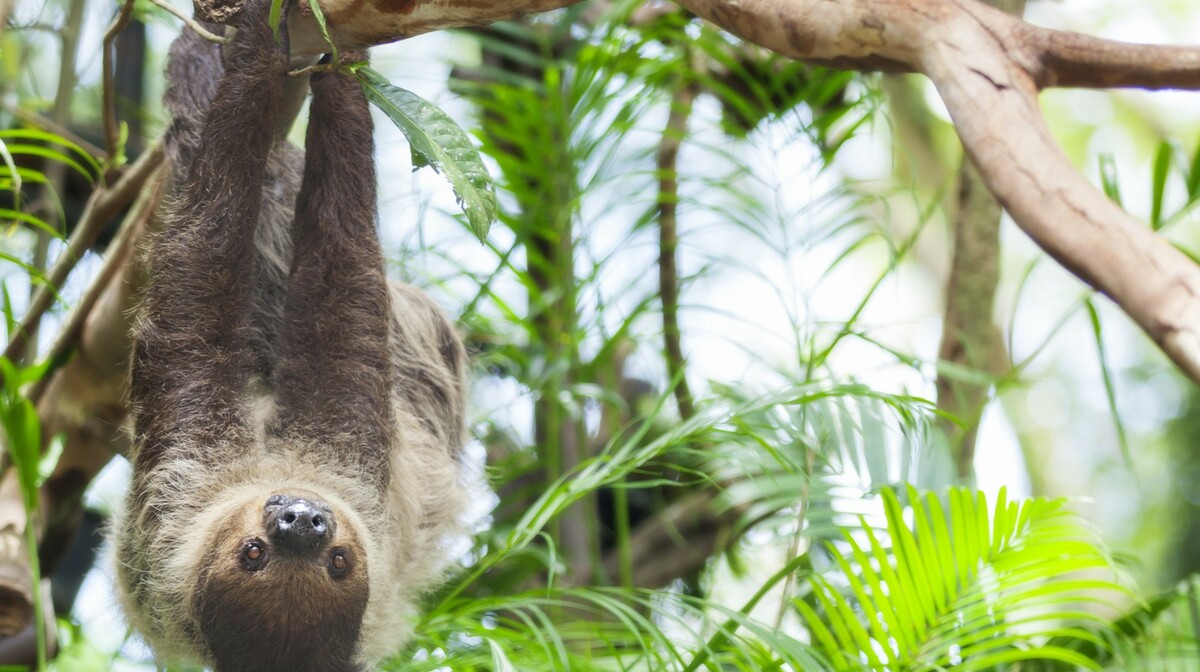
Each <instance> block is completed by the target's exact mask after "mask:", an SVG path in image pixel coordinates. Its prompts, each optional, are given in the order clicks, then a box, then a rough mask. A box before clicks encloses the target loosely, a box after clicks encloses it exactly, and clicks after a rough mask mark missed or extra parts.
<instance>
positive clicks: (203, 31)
mask: <svg viewBox="0 0 1200 672" xmlns="http://www.w3.org/2000/svg"><path fill="white" fill-rule="evenodd" d="M150 2H152V3H154V5H155V6H156V7H158V8H160V9H165V10H166V11H167V12H169V13H170V14H171V15H173V16H174V17H175V18H177V19H179V20H180V21H183V23H184V24H185V25H186V26H187V27H188V28H191V29H192V30H194V31H196V34H197V35H199V36H200V37H203V38H204V39H206V40H208V41H209V42H216V43H217V44H225V43H226V42H228V41H229V38H226V37H222V36H220V35H217V34H216V33H213V32H211V31H209V30H208V29H207V28H205V27H204V26H203V25H201V24H200V22H199V21H197V20H195V19H193V18H192V17H190V16H188V15H187V14H186V13H184V12H182V11H180V10H179V9H178V8H176V7H175V5H172V4H171V3H169V2H167V1H166V0H150Z"/></svg>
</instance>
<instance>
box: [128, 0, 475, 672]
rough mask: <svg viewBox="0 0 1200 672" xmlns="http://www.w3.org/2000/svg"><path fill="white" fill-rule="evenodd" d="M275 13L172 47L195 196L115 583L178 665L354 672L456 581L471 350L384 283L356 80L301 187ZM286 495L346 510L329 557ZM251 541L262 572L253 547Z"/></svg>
mask: <svg viewBox="0 0 1200 672" xmlns="http://www.w3.org/2000/svg"><path fill="white" fill-rule="evenodd" d="M269 4H270V3H269V1H268V0H251V1H250V2H248V3H247V5H246V9H245V14H244V17H243V21H242V27H241V29H240V30H239V31H238V34H237V35H236V36H235V37H234V39H233V41H232V42H231V43H230V44H229V45H227V46H226V47H225V48H224V49H225V53H224V54H223V55H222V54H221V53H220V51H219V50H218V48H216V47H215V46H213V45H211V44H209V43H206V42H204V41H202V40H200V39H199V38H197V37H195V36H194V35H191V34H190V33H188V32H187V31H185V34H184V35H183V36H181V37H180V38H179V39H178V40H177V41H176V44H175V45H174V46H173V48H172V54H171V59H170V62H169V65H168V81H169V87H168V90H167V96H166V103H167V106H168V108H169V109H170V111H171V113H172V124H171V127H170V129H169V131H168V136H167V139H168V153H169V156H170V158H171V161H172V166H173V168H174V171H175V176H174V179H173V183H174V185H175V191H176V194H177V196H176V202H175V203H174V204H173V206H172V208H171V214H170V215H169V216H168V217H166V220H165V222H164V226H163V228H162V231H161V232H160V233H158V234H157V235H156V236H155V237H154V239H153V240H152V241H151V243H150V245H149V247H148V250H147V263H148V266H149V274H148V279H147V285H146V288H145V289H144V291H143V296H142V299H141V310H140V320H139V324H138V327H137V329H136V332H135V339H136V340H135V359H134V363H133V370H132V381H131V397H132V400H133V403H134V411H135V432H136V437H135V439H136V440H135V447H134V453H133V456H132V461H133V464H134V477H133V484H132V487H131V490H130V494H129V497H128V502H127V507H126V509H127V510H126V511H125V513H124V515H123V518H122V520H121V521H119V523H118V524H117V528H116V529H117V539H116V546H117V559H118V568H117V569H118V584H119V588H120V591H121V594H122V600H123V602H124V604H125V606H126V612H127V614H128V615H129V619H130V621H131V623H132V625H133V626H134V627H135V628H136V629H137V630H139V631H140V632H141V633H142V634H143V636H144V637H145V638H146V640H147V641H148V643H149V644H150V645H151V647H152V648H153V649H154V651H155V654H156V656H157V657H158V658H159V659H160V660H162V661H164V662H168V661H173V660H193V661H198V662H202V663H206V664H209V665H214V666H215V668H216V669H217V670H218V672H236V671H239V670H249V669H254V670H263V671H267V672H270V671H278V672H282V671H284V670H287V671H290V672H305V671H313V672H315V671H316V670H322V671H327V672H328V671H332V672H340V671H342V670H355V669H360V668H361V667H362V666H364V665H369V664H371V663H373V662H374V661H377V660H379V659H381V658H382V657H384V656H385V655H387V654H389V653H391V652H393V651H394V650H395V649H396V648H398V647H399V646H400V645H401V644H402V643H403V642H404V640H405V639H406V638H407V637H408V635H409V633H410V632H411V620H412V616H413V610H414V604H415V599H416V597H417V596H418V595H420V593H421V592H423V591H424V590H427V589H428V588H429V587H430V586H432V585H434V584H435V583H436V582H437V581H439V580H440V579H441V577H442V575H443V572H444V567H445V565H446V558H445V546H446V540H447V538H448V537H449V536H450V535H452V534H454V533H455V532H456V531H457V529H458V527H457V526H458V516H459V513H460V511H461V510H462V507H463V504H464V500H465V496H464V486H463V483H462V475H461V452H460V451H461V446H462V440H463V425H464V420H463V413H464V409H463V405H464V375H465V356H464V353H463V349H462V345H461V342H460V340H459V337H458V335H457V333H456V332H455V330H454V328H453V326H452V325H451V324H450V323H449V322H448V321H447V320H446V318H445V316H444V315H443V314H442V313H441V311H440V310H439V309H438V308H437V307H436V306H435V305H434V304H433V303H432V302H431V301H430V300H429V299H428V298H427V297H426V296H424V295H423V294H422V293H421V292H419V291H418V290H416V289H414V288H411V287H407V286H403V285H391V286H390V287H389V285H388V283H387V280H386V276H385V273H384V265H383V259H382V255H381V253H380V249H379V242H378V236H377V234H376V231H375V207H376V206H375V175H374V168H373V161H374V157H373V149H372V143H371V130H372V129H371V119H370V115H369V114H368V110H367V105H366V101H365V99H364V98H363V94H362V90H361V88H360V87H359V86H358V85H357V84H356V83H355V82H354V81H353V80H352V79H350V78H349V77H347V76H345V75H341V74H329V75H323V76H318V77H314V78H313V82H312V88H313V103H312V107H311V113H310V121H309V132H308V138H307V146H308V153H307V160H306V162H305V166H304V171H303V183H302V184H300V185H299V186H298V185H297V182H298V181H299V175H300V173H299V171H298V170H297V163H298V156H297V152H296V150H295V149H294V148H291V147H290V146H288V145H287V144H286V143H285V142H283V141H282V137H283V136H284V134H285V131H286V123H283V122H282V121H281V120H282V119H286V118H288V117H289V116H290V115H289V113H288V103H287V101H286V85H285V80H286V77H285V69H286V68H287V59H286V57H285V56H284V51H281V50H280V49H279V48H278V47H277V46H276V45H275V44H274V43H273V41H272V38H271V35H270V30H269V28H268V27H267V25H266V12H267V7H268V6H269ZM222 61H223V63H224V64H223V63H222ZM222 73H223V74H222ZM218 78H219V82H218ZM205 110H206V111H207V112H204V111H205ZM297 194H298V195H297ZM293 199H294V201H293ZM292 202H294V203H295V208H294V212H295V213H296V216H295V221H294V222H292V221H291V219H292V212H293V208H292V205H291V203H292ZM293 247H294V252H293ZM298 493H299V494H298ZM274 494H286V495H289V496H292V497H297V496H300V495H303V496H304V497H305V498H311V499H314V500H319V501H321V502H323V504H324V505H327V506H328V510H329V515H330V516H331V518H332V519H333V520H335V521H336V526H333V527H331V531H330V535H331V537H332V538H331V539H328V543H327V544H326V545H324V546H322V547H321V548H320V550H319V552H317V553H316V555H313V556H312V557H308V556H300V555H295V554H292V555H289V552H288V551H287V550H286V549H284V548H277V547H274V546H272V542H271V537H270V534H269V530H268V529H267V523H266V522H265V520H266V519H265V518H264V506H265V503H266V501H267V499H268V498H269V497H270V496H271V495H274ZM249 541H253V542H254V543H256V544H261V545H262V547H263V548H264V549H265V552H266V557H267V558H268V561H267V562H266V564H265V566H263V567H261V568H255V569H248V565H246V564H245V563H244V562H243V561H242V558H243V556H242V553H243V549H244V548H245V544H247V543H248V542H249ZM333 549H339V550H341V551H344V552H345V553H346V554H347V557H348V558H349V559H350V562H351V569H350V572H349V574H347V575H346V576H345V577H335V576H334V575H333V574H331V570H330V564H329V563H330V557H331V556H330V555H329V553H330V552H331V551H332V550H333Z"/></svg>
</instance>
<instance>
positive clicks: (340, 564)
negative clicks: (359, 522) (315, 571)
mask: <svg viewBox="0 0 1200 672" xmlns="http://www.w3.org/2000/svg"><path fill="white" fill-rule="evenodd" d="M349 573H350V556H349V555H347V553H346V549H344V548H335V549H333V550H332V551H330V553H329V575H330V576H332V577H333V578H335V579H340V578H343V577H345V576H346V575H347V574H349Z"/></svg>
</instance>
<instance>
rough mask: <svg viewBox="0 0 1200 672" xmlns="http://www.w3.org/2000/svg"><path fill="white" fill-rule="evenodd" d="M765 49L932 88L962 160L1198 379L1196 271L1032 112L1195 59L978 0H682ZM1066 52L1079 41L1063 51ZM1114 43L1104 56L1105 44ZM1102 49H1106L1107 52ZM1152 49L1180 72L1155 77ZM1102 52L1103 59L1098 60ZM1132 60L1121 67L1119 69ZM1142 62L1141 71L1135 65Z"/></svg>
mask: <svg viewBox="0 0 1200 672" xmlns="http://www.w3.org/2000/svg"><path fill="white" fill-rule="evenodd" d="M680 4H681V5H683V6H685V7H687V8H688V9H691V10H692V11H694V12H696V13H697V14H699V15H701V16H703V17H705V18H707V19H709V20H711V21H713V22H715V23H717V24H718V25H720V26H721V27H723V28H725V29H727V30H729V31H731V32H733V33H735V34H737V35H739V36H741V37H743V38H745V39H747V40H750V41H752V42H755V43H757V44H759V45H761V46H764V47H767V48H769V49H772V50H774V51H776V52H779V53H781V54H784V55H787V56H791V57H793V58H798V59H801V60H814V59H815V60H823V61H826V62H829V61H836V60H839V59H840V60H842V61H853V62H886V63H900V64H904V65H905V66H907V67H910V68H912V69H913V70H915V71H918V72H921V73H923V74H925V75H926V76H928V77H929V78H930V79H931V80H933V83H934V85H935V86H936V87H937V89H938V91H939V92H940V93H941V95H942V99H943V101H944V102H945V103H946V108H947V109H948V110H949V111H950V116H951V117H952V119H953V120H954V123H955V128H956V129H957V130H958V134H959V137H960V138H961V139H962V142H963V146H964V148H965V149H966V152H967V155H968V156H969V157H970V158H971V160H972V161H973V162H974V163H975V166H976V167H977V168H978V169H979V173H980V175H981V176H982V178H983V181H984V183H985V184H986V185H987V187H988V189H989V190H991V192H992V193H993V194H994V195H995V196H996V198H997V199H998V200H999V201H1000V203H1001V204H1002V205H1003V206H1004V208H1005V209H1006V210H1007V211H1008V212H1009V214H1010V215H1012V217H1013V219H1014V220H1015V221H1016V222H1017V224H1018V225H1019V226H1020V227H1021V229H1022V230H1023V231H1025V233H1026V234H1028V235H1029V237H1030V238H1032V239H1033V240H1034V241H1035V242H1036V243H1037V244H1038V245H1039V246H1041V248H1042V249H1044V250H1045V251H1046V252H1047V253H1049V254H1050V256H1052V257H1053V258H1054V259H1055V260H1056V261H1058V262H1059V263H1060V264H1062V265H1063V266H1064V267H1066V268H1067V269H1068V270H1070V271H1071V272H1073V273H1074V274H1075V275H1077V276H1078V277H1079V278H1081V279H1082V280H1083V281H1084V282H1086V283H1088V284H1090V285H1091V286H1092V287H1094V288H1096V289H1097V290H1099V291H1100V292H1102V293H1104V294H1105V295H1107V296H1108V297H1109V298H1111V299H1113V300H1114V301H1115V302H1116V303H1117V304H1118V305H1119V306H1121V308H1122V309H1123V310H1124V311H1125V312H1126V314H1128V315H1129V316H1130V317H1131V318H1132V319H1133V320H1134V321H1135V322H1136V323H1137V324H1138V325H1139V326H1140V327H1141V328H1142V329H1143V330H1144V331H1145V332H1146V333H1147V334H1148V335H1149V336H1150V337H1151V338H1152V339H1153V340H1154V341H1155V342H1156V343H1158V345H1159V347H1161V348H1162V350H1163V351H1164V352H1165V353H1166V354H1167V356H1169V357H1170V358H1171V359H1172V360H1173V361H1174V362H1175V363H1176V365H1178V366H1179V368H1180V369H1182V370H1183V371H1184V372H1185V373H1187V375H1188V376H1190V377H1191V378H1192V379H1193V380H1195V381H1197V382H1200V267H1197V266H1196V264H1194V263H1193V262H1192V261H1191V260H1190V259H1189V258H1188V257H1187V256H1186V255H1184V254H1183V253H1182V252H1180V251H1179V250H1177V249H1175V248H1174V247H1172V246H1171V245H1170V244H1169V243H1167V242H1166V241H1164V240H1162V239H1160V238H1158V237H1157V236H1156V235H1155V234H1154V233H1153V232H1151V231H1150V229H1149V228H1147V227H1146V226H1145V225H1143V224H1142V223H1140V222H1138V221H1137V220H1135V219H1134V218H1133V217H1131V216H1130V215H1129V214H1128V213H1126V212H1125V211H1124V210H1122V209H1121V208H1119V207H1118V206H1117V205H1115V204H1114V203H1112V202H1111V201H1109V200H1108V199H1107V198H1106V197H1105V196H1104V194H1102V193H1101V192H1100V190H1099V189H1097V188H1096V187H1095V186H1093V185H1092V184H1091V183H1089V182H1088V181H1087V180H1086V179H1085V178H1084V177H1083V175H1082V174H1080V173H1079V171H1077V170H1076V169H1075V167H1074V166H1072V165H1071V163H1070V161H1069V160H1068V159H1067V157H1066V156H1065V155H1064V154H1063V152H1062V150H1061V149H1060V148H1059V147H1058V146H1057V145H1056V144H1055V142H1054V139H1053V137H1052V136H1051V135H1050V131H1049V128H1048V127H1047V126H1046V123H1045V120H1044V119H1043V118H1042V116H1041V112H1040V110H1039V108H1038V103H1037V93H1038V91H1039V82H1040V83H1041V84H1045V83H1047V82H1064V81H1070V82H1073V83H1087V82H1093V83H1101V82H1105V81H1111V80H1109V79H1106V76H1104V75H1101V74H1093V75H1091V76H1085V75H1084V74H1082V73H1083V70H1085V68H1083V65H1084V64H1086V63H1091V64H1093V66H1094V68H1093V69H1094V70H1096V71H1097V72H1098V71H1100V70H1103V69H1104V68H1106V67H1110V66H1111V67H1115V68H1116V69H1117V70H1118V71H1119V72H1120V73H1121V74H1120V76H1119V77H1118V78H1117V79H1116V81H1119V83H1120V85H1121V86H1135V85H1138V86H1141V85H1149V86H1154V85H1167V84H1165V83H1168V82H1169V83H1170V84H1171V85H1181V84H1189V85H1192V86H1197V85H1200V82H1191V81H1186V77H1184V76H1183V75H1185V74H1186V72H1187V71H1188V68H1189V67H1194V66H1193V65H1188V64H1189V63H1194V62H1195V61H1194V59H1195V58H1196V55H1197V54H1200V49H1194V48H1186V47H1171V48H1167V47H1162V48H1155V47H1146V46H1130V45H1119V44H1118V43H1115V42H1104V41H1102V40H1095V39H1091V38H1088V39H1083V38H1075V37H1063V36H1064V35H1067V34H1065V33H1056V32H1054V31H1049V30H1045V29H1038V28H1034V27H1032V26H1029V25H1028V24H1026V23H1024V22H1023V21H1021V20H1020V19H1017V18H1014V17H1011V16H1009V15H1007V14H1005V13H1004V12H1001V11H999V10H997V9H994V8H992V7H988V6H986V5H984V4H981V3H978V2H975V1H974V0H919V1H918V0H907V1H903V2H901V1H897V0H857V1H850V0H844V1H842V2H836V3H831V2H825V1H822V0H741V1H740V2H736V3H733V2H728V1H724V0H680ZM1064 45H1072V46H1071V48H1067V47H1066V46H1064ZM1102 45H1106V46H1102ZM1106 50H1107V51H1106ZM1156 50H1157V51H1158V53H1161V54H1162V55H1164V56H1166V55H1168V54H1169V55H1171V56H1172V57H1173V58H1175V59H1177V60H1179V61H1180V63H1182V65H1180V64H1179V63H1177V64H1176V66H1175V67H1173V68H1172V67H1167V66H1156V67H1151V66H1152V64H1150V63H1148V62H1147V61H1148V60H1149V59H1148V58H1147V57H1146V54H1149V53H1150V52H1152V51H1156ZM1104 54H1108V55H1109V56H1110V58H1109V60H1103V59H1102V56H1103V55H1104ZM1127 55H1128V56H1129V57H1130V63H1132V65H1129V66H1127V67H1119V66H1118V63H1119V61H1121V60H1123V59H1124V58H1125V57H1126V56H1127ZM1138 63H1142V66H1143V67H1140V68H1139V67H1137V64H1138Z"/></svg>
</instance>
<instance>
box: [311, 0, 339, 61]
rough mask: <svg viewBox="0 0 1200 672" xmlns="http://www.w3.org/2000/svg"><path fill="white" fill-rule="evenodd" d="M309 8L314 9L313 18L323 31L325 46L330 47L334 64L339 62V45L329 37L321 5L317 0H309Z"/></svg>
mask: <svg viewBox="0 0 1200 672" xmlns="http://www.w3.org/2000/svg"><path fill="white" fill-rule="evenodd" d="M308 6H309V8H310V9H312V13H313V18H314V19H316V20H317V26H318V27H319V28H320V29H321V37H323V38H325V44H326V45H328V46H329V54H330V56H331V57H332V58H333V62H334V63H337V62H338V49H337V45H336V44H334V43H333V38H332V37H330V36H329V25H328V24H327V22H326V21H325V12H324V11H322V10H321V3H319V2H317V0H308Z"/></svg>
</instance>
